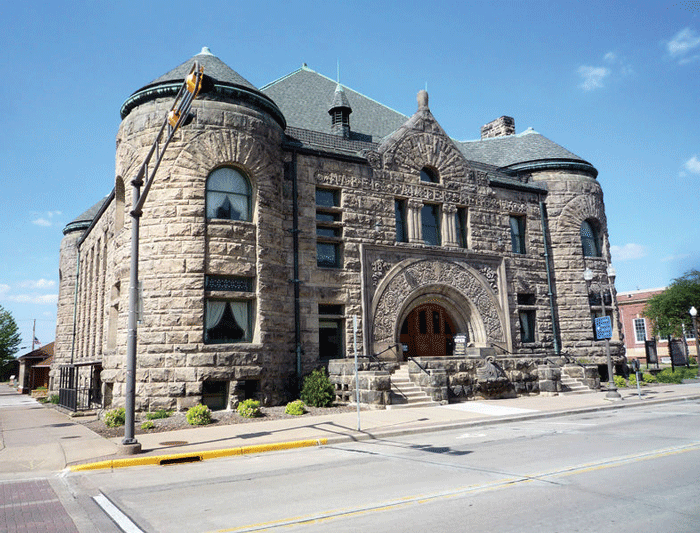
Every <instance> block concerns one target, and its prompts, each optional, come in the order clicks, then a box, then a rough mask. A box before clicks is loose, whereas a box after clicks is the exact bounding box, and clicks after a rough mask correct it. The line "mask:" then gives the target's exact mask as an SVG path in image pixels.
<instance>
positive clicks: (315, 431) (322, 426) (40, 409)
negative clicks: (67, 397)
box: [0, 383, 700, 477]
mask: <svg viewBox="0 0 700 533" xmlns="http://www.w3.org/2000/svg"><path fill="white" fill-rule="evenodd" d="M620 393H621V395H622V396H623V398H624V400H623V401H618V402H610V401H608V400H605V399H604V397H605V393H604V392H590V393H586V394H571V395H560V396H554V397H542V396H529V397H520V398H513V399H506V400H489V401H474V400H470V401H468V402H464V403H459V404H450V405H445V406H439V407H424V408H409V409H392V410H369V411H362V412H361V413H360V427H361V430H360V431H358V430H357V426H358V416H357V414H356V413H354V412H351V413H342V414H335V415H327V416H315V417H311V416H308V415H306V416H301V417H299V418H292V419H283V420H270V421H265V420H261V421H259V422H254V423H250V424H235V425H228V426H211V427H206V426H204V427H198V428H192V429H185V430H178V431H171V432H165V433H150V434H141V435H137V436H136V438H137V440H138V441H139V442H140V443H141V445H142V448H143V452H142V453H140V454H138V455H134V456H129V457H124V456H118V455H117V451H118V448H119V443H120V441H121V438H116V439H110V440H107V439H104V438H102V437H100V436H99V435H97V434H95V433H93V432H92V431H90V430H89V429H87V428H86V427H84V426H82V425H81V424H79V423H76V422H75V421H74V420H73V419H72V418H70V417H69V416H66V415H64V414H62V413H60V412H59V411H57V410H55V409H52V408H47V407H44V406H42V405H40V404H38V403H37V402H35V401H34V400H32V399H31V398H27V397H26V396H21V395H19V394H17V393H16V392H15V391H13V390H12V389H10V388H9V387H7V386H0V431H1V432H0V443H1V444H2V446H3V448H2V449H0V477H5V475H14V476H22V475H26V474H27V473H36V472H41V471H44V472H45V471H54V472H56V471H60V470H62V469H63V468H65V467H66V466H70V467H71V469H72V470H87V469H94V468H116V467H124V466H134V465H144V464H167V463H171V462H180V461H182V462H184V461H189V460H203V459H207V458H212V457H222V456H227V455H240V454H243V453H259V452H264V451H270V450H275V449H285V448H294V447H302V446H316V445H319V444H331V443H338V442H347V441H351V440H362V439H371V438H380V437H390V436H397V435H406V434H410V433H421V432H426V431H431V430H439V429H449V428H462V427H465V428H466V427H470V426H482V425H485V424H494V423H501V422H504V421H512V420H518V419H520V420H522V419H536V418H543V417H552V416H564V415H567V414H573V413H582V412H591V411H598V410H606V409H623V408H631V407H635V406H637V407H639V406H645V405H654V404H658V403H665V402H675V401H692V400H700V383H690V384H683V385H657V386H650V387H644V388H643V389H642V399H641V400H640V399H639V398H638V396H637V391H636V390H633V389H629V390H628V389H622V390H620Z"/></svg>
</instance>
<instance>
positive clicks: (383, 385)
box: [328, 357, 399, 407]
mask: <svg viewBox="0 0 700 533" xmlns="http://www.w3.org/2000/svg"><path fill="white" fill-rule="evenodd" d="M398 366H399V365H398V364H396V363H391V362H387V363H384V362H382V363H379V364H378V363H376V362H370V361H369V359H368V358H366V357H364V358H360V360H358V365H357V368H358V372H357V374H358V376H357V381H358V382H359V392H360V403H361V404H367V405H369V406H375V407H380V406H382V407H383V406H385V405H389V404H391V398H390V393H391V373H392V372H393V371H394V370H396V368H398ZM328 377H329V379H330V381H331V383H333V385H334V386H335V397H336V401H339V402H343V403H353V402H355V401H357V394H356V392H355V390H356V387H355V385H356V378H355V361H354V359H334V360H331V361H329V362H328Z"/></svg>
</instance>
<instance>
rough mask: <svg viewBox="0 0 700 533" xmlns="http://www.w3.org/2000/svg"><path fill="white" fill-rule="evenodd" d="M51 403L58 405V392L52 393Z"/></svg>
mask: <svg viewBox="0 0 700 533" xmlns="http://www.w3.org/2000/svg"><path fill="white" fill-rule="evenodd" d="M49 403H53V404H56V405H58V394H52V395H51V396H49Z"/></svg>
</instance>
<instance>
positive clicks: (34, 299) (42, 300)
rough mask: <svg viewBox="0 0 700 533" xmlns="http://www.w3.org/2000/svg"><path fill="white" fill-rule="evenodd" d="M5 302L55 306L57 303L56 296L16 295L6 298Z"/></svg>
mask: <svg viewBox="0 0 700 533" xmlns="http://www.w3.org/2000/svg"><path fill="white" fill-rule="evenodd" d="M6 300H9V301H11V302H16V303H20V304H40V305H45V304H56V303H58V294H38V295H29V294H16V295H13V296H8V297H7V298H6Z"/></svg>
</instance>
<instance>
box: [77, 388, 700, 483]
mask: <svg viewBox="0 0 700 533" xmlns="http://www.w3.org/2000/svg"><path fill="white" fill-rule="evenodd" d="M694 400H700V394H695V395H689V396H682V397H674V398H660V399H654V400H641V401H640V400H637V399H635V400H634V401H633V402H634V403H631V402H630V403H625V400H623V401H618V402H615V403H610V404H608V405H595V406H589V407H579V408H575V409H567V410H561V411H537V412H534V413H527V414H523V415H514V416H503V417H500V418H479V419H476V420H463V421H459V422H449V423H443V424H433V425H419V426H415V427H409V428H402V429H385V430H382V429H379V430H377V431H374V432H373V431H360V433H359V434H357V435H342V436H341V435H338V436H335V437H328V438H320V439H306V440H297V441H288V442H277V443H272V444H255V445H251V446H239V447H235V448H224V449H220V450H207V451H201V452H183V453H174V454H164V455H150V456H142V457H129V458H123V459H110V460H106V461H98V462H92V463H83V464H78V465H72V466H69V467H68V470H69V471H71V472H85V471H89V470H104V469H113V468H127V467H131V466H149V465H157V466H162V465H170V464H178V463H189V462H198V461H204V460H207V459H218V458H221V457H230V456H234V455H247V454H254V453H266V452H274V451H280V450H291V449H294V448H310V447H316V446H327V445H334V444H342V443H346V442H360V441H366V440H378V439H384V438H388V437H400V436H405V435H416V434H419V433H426V432H429V431H430V432H432V431H449V430H453V429H466V428H472V427H483V426H494V425H499V424H507V423H510V422H517V421H529V420H537V419H541V418H559V417H563V416H570V415H578V414H585V413H595V412H599V411H611V410H615V409H631V408H635V407H648V406H651V405H660V404H665V403H675V402H687V401H694Z"/></svg>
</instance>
